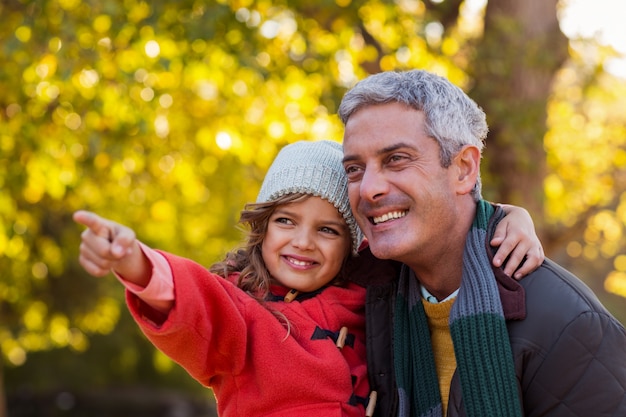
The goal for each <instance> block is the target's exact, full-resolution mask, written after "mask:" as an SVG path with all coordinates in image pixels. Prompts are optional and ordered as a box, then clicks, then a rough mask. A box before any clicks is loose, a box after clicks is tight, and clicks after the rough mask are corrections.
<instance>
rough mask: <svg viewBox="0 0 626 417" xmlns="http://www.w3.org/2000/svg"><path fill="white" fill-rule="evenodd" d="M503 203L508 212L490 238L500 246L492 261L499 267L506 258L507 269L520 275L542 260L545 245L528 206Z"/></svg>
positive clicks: (514, 275)
mask: <svg viewBox="0 0 626 417" xmlns="http://www.w3.org/2000/svg"><path fill="white" fill-rule="evenodd" d="M501 207H502V208H503V209H504V212H505V213H506V216H505V217H504V218H503V219H502V220H501V221H500V223H499V224H498V226H497V227H496V231H495V233H494V235H493V239H492V240H491V242H490V244H491V245H492V246H494V247H498V250H497V251H496V254H495V255H494V257H493V264H494V266H497V267H500V266H502V264H503V263H504V261H505V260H506V264H505V265H504V273H505V274H507V275H508V276H512V277H514V278H516V279H521V278H522V277H524V276H525V275H528V274H529V273H531V272H533V271H534V270H535V269H537V268H538V267H539V266H540V265H541V264H542V263H543V260H544V259H545V255H544V253H543V247H542V246H541V242H540V241H539V237H537V233H536V232H535V224H534V223H533V219H532V218H531V217H530V214H529V213H528V211H527V210H525V209H523V208H521V207H517V206H511V205H508V204H501ZM507 257H508V259H507Z"/></svg>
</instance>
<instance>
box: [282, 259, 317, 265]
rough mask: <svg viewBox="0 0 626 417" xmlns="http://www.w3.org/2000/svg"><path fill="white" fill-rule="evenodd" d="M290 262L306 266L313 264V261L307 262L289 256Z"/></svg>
mask: <svg viewBox="0 0 626 417" xmlns="http://www.w3.org/2000/svg"><path fill="white" fill-rule="evenodd" d="M288 259H289V262H291V263H292V264H294V265H298V266H306V265H312V264H313V262H305V261H299V260H297V259H294V258H288Z"/></svg>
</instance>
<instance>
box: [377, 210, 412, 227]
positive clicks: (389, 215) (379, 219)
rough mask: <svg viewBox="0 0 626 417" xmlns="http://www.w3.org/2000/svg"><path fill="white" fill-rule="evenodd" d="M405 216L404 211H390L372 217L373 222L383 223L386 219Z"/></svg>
mask: <svg viewBox="0 0 626 417" xmlns="http://www.w3.org/2000/svg"><path fill="white" fill-rule="evenodd" d="M404 216H406V211H392V212H391V213H386V214H383V215H382V216H378V217H374V218H373V219H372V220H374V224H378V223H383V222H386V221H387V220H392V219H399V218H400V217H404Z"/></svg>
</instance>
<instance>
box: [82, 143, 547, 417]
mask: <svg viewBox="0 0 626 417" xmlns="http://www.w3.org/2000/svg"><path fill="white" fill-rule="evenodd" d="M342 157H343V154H342V148H341V145H339V144H338V143H335V142H330V141H318V142H297V143H294V144H291V145H288V146H286V147H285V148H283V149H282V150H281V152H280V153H279V154H278V156H277V157H276V159H275V161H274V162H273V164H272V166H271V167H270V169H269V171H268V173H267V175H266V177H265V180H264V182H263V185H262V187H261V190H260V192H259V195H258V198H257V202H256V203H255V204H249V205H247V206H246V207H245V209H244V211H243V212H242V215H241V223H243V224H245V225H247V226H248V227H249V235H248V241H247V245H246V246H245V247H244V248H243V249H240V250H238V251H234V252H231V253H229V254H227V255H226V257H225V259H224V260H223V261H222V262H219V263H217V264H215V265H213V266H212V267H211V269H210V271H207V270H206V269H205V268H204V267H202V266H200V265H198V264H196V263H194V262H192V261H190V260H188V259H184V258H180V257H177V256H175V255H172V254H169V253H165V252H161V251H156V250H153V249H150V248H148V247H147V246H145V245H144V244H142V243H141V242H139V241H138V240H137V239H136V238H135V234H134V232H133V231H132V230H131V229H129V228H127V227H124V226H122V225H120V224H117V223H115V222H113V221H110V220H107V219H103V218H101V217H99V216H97V215H96V214H94V213H90V212H86V211H78V212H76V213H75V215H74V219H75V220H76V221H77V222H78V223H80V224H83V225H84V226H86V227H87V229H86V230H85V231H84V232H83V234H82V244H81V246H80V257H79V259H80V263H81V265H82V266H83V267H84V268H85V270H86V271H87V272H89V273H90V274H92V275H95V276H104V275H106V274H108V272H109V271H113V272H114V273H115V275H116V276H117V277H118V279H119V280H120V281H121V282H122V283H123V284H124V286H125V287H126V294H127V304H128V307H129V309H130V311H131V313H132V315H133V317H134V319H135V320H136V321H137V323H138V324H139V326H140V328H141V330H142V331H143V332H144V333H145V334H146V336H147V337H148V338H149V339H150V340H151V342H152V343H154V345H155V346H156V347H157V348H159V349H160V350H161V351H163V352H164V353H165V354H167V355H168V356H169V357H171V358H172V359H173V360H175V361H176V362H178V363H179V364H180V365H182V366H183V367H184V368H185V369H186V370H187V371H188V372H189V373H190V374H191V375H192V376H193V377H194V378H195V379H196V380H198V381H199V382H200V383H202V384H203V385H205V386H207V387H210V388H212V389H213V391H214V393H215V397H216V399H217V406H218V412H219V414H220V416H222V417H230V416H245V417H250V416H268V417H278V416H316V417H319V416H330V415H334V416H364V415H371V413H372V410H373V406H374V403H375V400H374V398H375V396H374V395H371V394H370V392H369V385H368V380H367V372H366V360H365V359H366V358H365V356H366V355H365V345H364V340H365V337H364V328H365V324H364V301H365V289H364V288H363V287H361V286H359V285H357V284H355V283H352V282H350V281H348V280H347V279H346V277H344V276H343V274H342V273H341V271H342V267H344V266H345V265H344V264H346V261H347V260H348V259H350V261H351V262H350V263H351V265H350V271H351V272H350V273H351V274H356V273H359V269H358V268H355V265H356V266H358V265H359V263H360V261H359V257H358V255H357V256H354V255H356V254H357V252H358V249H359V247H360V246H361V244H362V243H363V237H362V235H361V232H360V230H359V228H358V226H357V225H356V222H355V220H354V217H353V216H352V212H351V211H350V204H349V200H348V194H347V178H346V176H345V172H344V168H343V164H342ZM517 210H519V211H516V209H511V212H512V213H513V214H512V217H519V218H516V219H515V220H514V221H510V222H509V224H508V226H507V225H506V224H504V223H505V221H503V222H502V223H503V224H501V225H500V226H499V227H501V228H502V230H503V231H506V227H514V225H515V224H516V223H519V222H520V220H523V221H522V223H523V224H524V228H527V227H528V226H529V223H530V226H532V220H531V221H530V222H529V220H528V219H529V216H528V215H527V213H526V212H525V210H522V209H517ZM505 220H507V219H505ZM523 230H524V229H522V232H523ZM515 235H519V236H518V237H517V238H515V237H513V236H515ZM520 236H521V233H520V232H519V231H517V229H516V230H508V231H507V237H506V240H505V242H504V243H506V245H505V244H503V245H501V247H504V248H506V247H508V248H510V249H506V250H507V251H508V252H511V251H512V250H513V248H515V247H517V251H519V248H526V247H529V246H531V249H529V251H532V250H536V249H537V246H539V245H538V240H537V239H536V237H535V236H534V234H532V233H531V234H530V235H527V236H521V237H520ZM539 249H540V248H539ZM506 255H508V253H506V254H504V256H503V258H502V259H504V258H506ZM532 258H533V259H535V258H536V257H532ZM536 260H537V263H536V264H535V265H525V270H527V269H528V268H531V269H534V268H535V267H537V266H538V265H539V264H540V263H541V261H542V260H543V259H536ZM370 261H371V259H370ZM370 261H368V266H367V268H368V270H367V271H363V272H367V273H368V274H369V275H371V274H372V273H373V272H374V273H375V272H376V269H375V268H376V264H372V263H371V262H370ZM362 263H365V262H362ZM528 263H529V261H528V260H527V261H526V264H528ZM530 263H532V262H530ZM372 265H374V266H372ZM380 265H383V263H382V262H381V263H380ZM372 268H374V269H372ZM343 270H344V271H346V270H347V267H345V268H343ZM362 270H363V269H362ZM384 270H385V269H383V268H382V267H381V268H380V271H384Z"/></svg>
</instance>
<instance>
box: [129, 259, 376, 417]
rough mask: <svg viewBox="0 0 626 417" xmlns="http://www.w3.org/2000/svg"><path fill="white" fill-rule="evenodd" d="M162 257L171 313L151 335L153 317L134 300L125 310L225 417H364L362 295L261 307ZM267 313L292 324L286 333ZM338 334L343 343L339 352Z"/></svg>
mask: <svg viewBox="0 0 626 417" xmlns="http://www.w3.org/2000/svg"><path fill="white" fill-rule="evenodd" d="M162 254H163V255H164V256H165V257H166V259H167V261H168V263H169V264H170V266H171V268H172V272H173V277H174V291H175V305H174V307H173V309H172V310H171V311H170V312H169V314H168V316H167V317H165V318H162V319H160V320H156V322H158V323H160V324H159V325H157V324H155V320H154V318H155V312H154V311H153V310H151V309H150V307H148V306H147V305H146V304H145V303H143V302H142V301H141V300H140V299H139V298H138V297H137V296H135V295H133V294H132V293H130V292H127V302H128V306H129V308H130V311H131V313H132V314H133V317H134V318H135V320H136V321H137V323H138V324H139V326H140V327H141V330H142V331H143V332H144V333H145V335H146V336H147V337H148V338H149V339H150V341H151V342H152V343H153V344H154V345H155V346H156V347H157V348H158V349H160V350H161V351H163V352H164V353H165V354H166V355H168V356H169V357H170V358H172V359H173V360H174V361H176V362H177V363H179V364H180V365H181V366H183V367H184V368H185V369H186V370H187V371H188V372H189V374H190V375H191V376H193V377H194V378H195V379H196V380H198V381H199V382H200V383H202V384H203V385H205V386H208V387H211V388H212V389H213V391H214V393H215V397H216V399H217V406H218V412H219V415H220V416H221V417H234V416H240V417H253V416H255V417H256V416H267V417H269V416H271V417H278V416H289V417H292V416H298V417H306V416H313V417H329V416H364V415H365V408H364V404H365V403H366V398H367V396H368V394H369V385H368V381H367V373H366V352H365V345H364V340H365V336H364V330H365V320H364V312H365V310H364V303H365V289H364V288H362V287H360V286H358V285H356V284H350V286H349V287H347V288H340V287H332V286H331V287H328V288H326V289H324V290H323V291H322V292H321V293H319V294H317V295H315V296H313V297H311V298H308V299H305V300H302V301H297V300H296V301H292V302H291V303H285V302H283V301H276V302H267V306H263V305H261V304H260V303H259V302H257V301H256V300H255V299H253V298H251V297H250V296H249V295H247V294H246V293H245V292H244V291H242V290H241V289H239V288H237V287H236V286H235V285H233V284H232V283H231V282H230V281H228V280H226V279H223V278H221V277H219V276H217V275H215V274H212V273H210V272H208V271H207V270H206V268H204V267H202V266H200V265H198V264H196V263H194V262H192V261H190V260H188V259H184V258H180V257H177V256H174V255H171V254H167V253H162ZM271 310H275V311H278V312H280V313H282V314H283V315H284V316H285V317H286V318H287V319H288V321H289V323H290V330H289V331H288V330H287V328H286V327H285V325H284V324H283V322H281V319H280V318H279V317H277V315H276V314H274V313H272V311H271ZM283 321H284V319H283ZM344 326H345V327H347V328H348V332H349V334H348V337H347V338H346V344H345V346H344V347H343V348H342V349H339V348H337V346H336V345H335V339H336V337H337V334H338V332H339V330H340V329H341V327H344Z"/></svg>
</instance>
